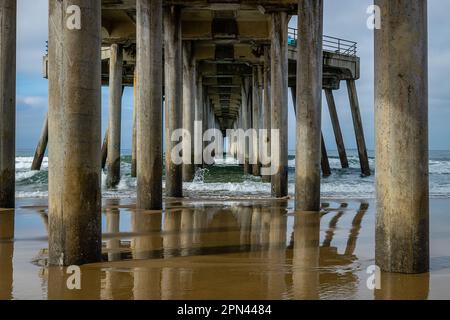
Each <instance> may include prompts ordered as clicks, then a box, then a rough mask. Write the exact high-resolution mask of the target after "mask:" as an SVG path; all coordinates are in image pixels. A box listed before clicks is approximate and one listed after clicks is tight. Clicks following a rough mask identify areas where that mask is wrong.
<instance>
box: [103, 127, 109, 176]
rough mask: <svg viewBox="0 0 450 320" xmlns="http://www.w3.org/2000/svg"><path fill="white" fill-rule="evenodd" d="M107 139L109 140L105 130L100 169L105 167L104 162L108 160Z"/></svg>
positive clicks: (107, 130) (107, 132) (107, 131)
mask: <svg viewBox="0 0 450 320" xmlns="http://www.w3.org/2000/svg"><path fill="white" fill-rule="evenodd" d="M108 138H109V128H106V131H105V137H104V138H103V143H102V169H105V167H106V160H107V158H108Z"/></svg>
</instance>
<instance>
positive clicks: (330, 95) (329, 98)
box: [325, 89, 349, 169]
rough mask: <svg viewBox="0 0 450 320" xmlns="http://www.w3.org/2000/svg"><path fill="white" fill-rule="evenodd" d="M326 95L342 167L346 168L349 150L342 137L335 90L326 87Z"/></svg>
mask: <svg viewBox="0 0 450 320" xmlns="http://www.w3.org/2000/svg"><path fill="white" fill-rule="evenodd" d="M325 96H326V98H327V104H328V110H329V112H330V118H331V123H332V125H333V131H334V137H335V139H336V146H337V149H338V153H339V159H340V160H341V166H342V168H344V169H345V168H348V167H349V165H348V158H347V152H346V151H345V145H344V138H343V137H342V131H341V126H340V124H339V118H338V114H337V111H336V103H335V101H334V96H333V91H332V90H331V89H325Z"/></svg>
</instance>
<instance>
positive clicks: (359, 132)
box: [347, 80, 370, 177]
mask: <svg viewBox="0 0 450 320" xmlns="http://www.w3.org/2000/svg"><path fill="white" fill-rule="evenodd" d="M347 89H348V96H349V99H350V108H351V110H352V117H353V126H354V128H355V136H356V143H357V146H358V154H359V161H360V164H361V173H362V175H363V176H365V177H368V176H370V167H369V158H368V157H367V148H366V140H365V138H364V129H363V124H362V120H361V112H360V110H359V101H358V94H357V92H356V84H355V80H347Z"/></svg>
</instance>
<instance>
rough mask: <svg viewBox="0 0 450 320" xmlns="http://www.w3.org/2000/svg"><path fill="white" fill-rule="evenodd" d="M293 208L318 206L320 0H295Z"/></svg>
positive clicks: (321, 2) (321, 25)
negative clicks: (295, 133) (296, 9)
mask: <svg viewBox="0 0 450 320" xmlns="http://www.w3.org/2000/svg"><path fill="white" fill-rule="evenodd" d="M298 30H299V39H301V41H299V42H298V48H297V51H298V61H297V99H296V100H297V101H296V103H297V107H296V110H297V115H296V116H297V128H296V129H297V130H296V132H297V148H296V157H295V168H296V172H295V175H296V177H295V208H296V210H298V211H319V210H320V163H321V113H322V111H321V110H322V68H323V64H322V63H323V62H322V56H323V53H322V37H323V1H322V0H299V2H298Z"/></svg>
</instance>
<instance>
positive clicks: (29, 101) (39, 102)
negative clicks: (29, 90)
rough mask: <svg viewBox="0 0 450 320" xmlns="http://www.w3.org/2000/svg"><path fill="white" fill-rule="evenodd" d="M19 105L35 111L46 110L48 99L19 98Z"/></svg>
mask: <svg viewBox="0 0 450 320" xmlns="http://www.w3.org/2000/svg"><path fill="white" fill-rule="evenodd" d="M17 104H19V105H22V106H27V107H30V108H33V109H46V108H47V105H48V99H47V97H45V96H19V97H17Z"/></svg>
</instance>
